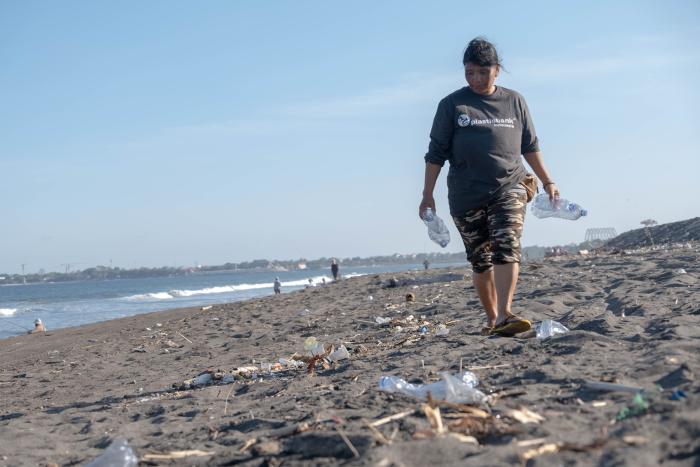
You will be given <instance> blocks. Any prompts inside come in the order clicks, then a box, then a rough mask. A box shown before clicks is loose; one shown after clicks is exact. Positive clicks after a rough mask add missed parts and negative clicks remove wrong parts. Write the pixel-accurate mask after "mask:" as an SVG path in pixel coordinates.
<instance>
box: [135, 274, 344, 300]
mask: <svg viewBox="0 0 700 467" xmlns="http://www.w3.org/2000/svg"><path fill="white" fill-rule="evenodd" d="M309 279H311V282H312V283H313V285H319V284H322V283H323V280H324V279H325V280H326V282H327V283H328V282H330V281H331V278H330V277H327V276H314V277H310V278H307V279H299V280H295V281H286V282H282V287H304V286H307V285H309ZM272 286H273V284H272V282H261V283H257V284H235V285H222V286H217V287H206V288H203V289H194V290H189V289H184V290H181V289H175V290H169V291H168V292H152V293H145V294H138V295H131V296H129V297H124V300H133V301H141V300H144V301H154V300H172V299H173V298H179V297H192V296H195V295H211V294H221V293H232V292H241V291H245V290H255V289H272Z"/></svg>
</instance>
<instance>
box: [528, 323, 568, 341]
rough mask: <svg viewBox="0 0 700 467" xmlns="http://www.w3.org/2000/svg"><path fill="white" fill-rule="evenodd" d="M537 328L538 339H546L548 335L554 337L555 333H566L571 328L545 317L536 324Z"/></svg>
mask: <svg viewBox="0 0 700 467" xmlns="http://www.w3.org/2000/svg"><path fill="white" fill-rule="evenodd" d="M535 329H536V330H537V338H538V339H546V338H547V337H552V336H553V335H555V334H564V333H567V332H569V329H568V328H567V327H566V326H564V325H563V324H561V323H560V322H558V321H552V320H551V319H545V320H544V321H542V322H541V323H540V324H538V325H536V326H535Z"/></svg>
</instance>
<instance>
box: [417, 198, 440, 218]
mask: <svg viewBox="0 0 700 467" xmlns="http://www.w3.org/2000/svg"><path fill="white" fill-rule="evenodd" d="M428 208H430V209H432V210H433V212H437V211H436V210H435V200H434V199H433V197H432V196H425V195H424V196H423V200H422V201H421V202H420V206H418V217H420V218H421V220H423V214H424V213H425V210H426V209H428Z"/></svg>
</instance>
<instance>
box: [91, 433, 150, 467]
mask: <svg viewBox="0 0 700 467" xmlns="http://www.w3.org/2000/svg"><path fill="white" fill-rule="evenodd" d="M138 463H139V459H138V457H136V454H134V450H133V449H131V446H129V442H128V441H127V440H125V439H122V438H117V439H115V440H114V441H112V444H110V445H109V447H108V448H107V449H105V451H104V452H103V453H102V454H100V455H99V456H97V457H96V458H94V459H93V460H92V461H91V462H90V463H89V464H87V465H85V467H136V466H137V465H138Z"/></svg>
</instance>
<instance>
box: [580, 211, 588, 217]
mask: <svg viewBox="0 0 700 467" xmlns="http://www.w3.org/2000/svg"><path fill="white" fill-rule="evenodd" d="M587 215H588V211H586V210H585V209H581V217H583V216H587Z"/></svg>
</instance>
